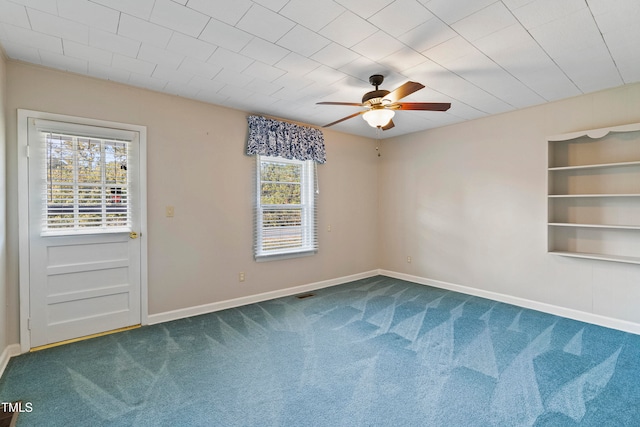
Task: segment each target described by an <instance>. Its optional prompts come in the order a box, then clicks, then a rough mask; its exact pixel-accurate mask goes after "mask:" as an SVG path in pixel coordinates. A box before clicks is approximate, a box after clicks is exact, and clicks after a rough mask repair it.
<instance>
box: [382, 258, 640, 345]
mask: <svg viewBox="0 0 640 427" xmlns="http://www.w3.org/2000/svg"><path fill="white" fill-rule="evenodd" d="M379 273H380V274H381V275H383V276H388V277H393V278H395V279H401V280H406V281H408V282H413V283H418V284H420V285H427V286H433V287H434V288H440V289H446V290H449V291H455V292H460V293H463V294H467V295H473V296H476V297H481V298H487V299H490V300H493V301H499V302H504V303H507V304H512V305H515V306H518V307H524V308H529V309H532V310H537V311H541V312H543V313H549V314H554V315H556V316H561V317H566V318H569V319H573V320H579V321H581V322H586V323H592V324H594V325H598V326H604V327H606V328H611V329H617V330H620V331H624V332H629V333H632V334H638V335H640V324H638V323H634V322H629V321H626V320H620V319H615V318H612V317H607V316H601V315H599V314H594V313H588V312H585V311H580V310H574V309H571V308H565V307H560V306H557V305H552V304H547V303H543V302H538V301H532V300H528V299H525V298H519V297H514V296H511V295H505V294H500V293H497V292H491V291H485V290H482V289H476V288H470V287H467V286H462V285H456V284H453V283H448V282H442V281H439V280H432V279H427V278H424V277H419V276H412V275H410V274H405V273H397V272H395V271H388V270H380V271H379Z"/></svg>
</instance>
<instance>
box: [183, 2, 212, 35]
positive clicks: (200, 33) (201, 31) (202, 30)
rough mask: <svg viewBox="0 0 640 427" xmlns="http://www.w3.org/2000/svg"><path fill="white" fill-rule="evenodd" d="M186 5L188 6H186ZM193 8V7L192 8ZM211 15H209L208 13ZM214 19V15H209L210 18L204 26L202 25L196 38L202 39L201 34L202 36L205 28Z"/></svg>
mask: <svg viewBox="0 0 640 427" xmlns="http://www.w3.org/2000/svg"><path fill="white" fill-rule="evenodd" d="M185 7H186V6H185ZM192 10H193V9H192ZM206 16H209V15H206ZM212 19H213V17H211V16H209V19H207V23H206V24H204V26H203V27H202V29H201V30H200V32H199V33H198V35H197V36H196V39H198V40H201V39H200V36H202V33H204V30H205V29H206V28H207V26H208V25H209V22H211V20H212Z"/></svg>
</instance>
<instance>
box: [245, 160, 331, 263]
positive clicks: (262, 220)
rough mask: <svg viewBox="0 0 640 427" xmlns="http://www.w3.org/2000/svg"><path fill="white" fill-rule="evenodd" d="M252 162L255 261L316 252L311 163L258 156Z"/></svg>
mask: <svg viewBox="0 0 640 427" xmlns="http://www.w3.org/2000/svg"><path fill="white" fill-rule="evenodd" d="M256 163H257V173H256V177H257V179H256V183H257V185H256V190H257V191H256V193H257V198H256V199H257V200H256V234H255V258H256V260H265V259H269V258H286V257H292V256H300V255H310V254H313V253H315V252H317V250H318V245H317V237H316V234H317V233H316V191H315V163H314V162H313V161H311V160H306V161H301V160H288V159H284V158H281V157H268V156H259V155H258V156H256Z"/></svg>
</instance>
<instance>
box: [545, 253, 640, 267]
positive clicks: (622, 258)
mask: <svg viewBox="0 0 640 427" xmlns="http://www.w3.org/2000/svg"><path fill="white" fill-rule="evenodd" d="M549 254H551V255H559V256H566V257H572V258H585V259H597V260H600V261H614V262H624V263H627V264H640V257H634V256H621V255H606V254H593V253H586V252H567V251H549Z"/></svg>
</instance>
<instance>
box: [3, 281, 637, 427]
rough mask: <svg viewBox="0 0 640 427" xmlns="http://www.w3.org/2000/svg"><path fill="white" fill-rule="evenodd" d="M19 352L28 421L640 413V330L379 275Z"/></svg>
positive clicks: (570, 420) (8, 381)
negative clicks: (301, 296) (613, 327)
mask: <svg viewBox="0 0 640 427" xmlns="http://www.w3.org/2000/svg"><path fill="white" fill-rule="evenodd" d="M314 293H315V296H313V297H310V298H305V299H297V298H295V297H286V298H280V299H276V300H272V301H267V302H263V303H258V304H252V305H249V306H244V307H240V308H236V309H230V310H224V311H220V312H217V313H212V314H207V315H202V316H197V317H192V318H189V319H183V320H178V321H174V322H168V323H164V324H160V325H154V326H148V327H143V328H140V329H136V330H131V331H127V332H122V333H119V334H114V335H109V336H104V337H100V338H95V339H91V340H88V341H84V342H79V343H74V344H69V345H66V346H62V347H57V348H52V349H49V350H44V351H40V352H36V353H32V354H26V355H22V356H18V357H15V358H13V359H11V361H10V363H9V365H8V367H7V370H6V371H5V374H4V376H3V377H2V379H1V380H0V400H2V401H4V402H6V401H13V400H18V399H20V400H22V401H24V402H31V403H32V405H33V411H32V412H30V413H22V414H20V418H19V420H18V426H57V425H59V426H100V425H102V426H296V427H299V426H332V427H333V426H599V427H600V426H638V425H640V336H637V335H632V334H627V333H623V332H619V331H615V330H611V329H607V328H602V327H598V326H593V325H589V324H586V323H581V322H577V321H573V320H568V319H564V318H561V317H557V316H553V315H548V314H544V313H540V312H536V311H532V310H526V309H522V308H518V307H515V306H512V305H508V304H502V303H497V302H495V301H490V300H486V299H482V298H477V297H471V296H468V295H463V294H459V293H455V292H448V291H444V290H440V289H436V288H431V287H427V286H422V285H417V284H413V283H409V282H404V281H401V280H397V279H390V278H387V277H382V276H378V277H373V278H369V279H364V280H359V281H356V282H352V283H349V284H345V285H340V286H335V287H332V288H327V289H323V290H319V291H315V292H314Z"/></svg>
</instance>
